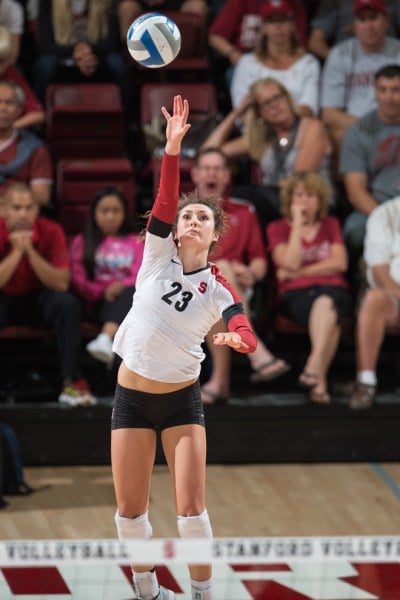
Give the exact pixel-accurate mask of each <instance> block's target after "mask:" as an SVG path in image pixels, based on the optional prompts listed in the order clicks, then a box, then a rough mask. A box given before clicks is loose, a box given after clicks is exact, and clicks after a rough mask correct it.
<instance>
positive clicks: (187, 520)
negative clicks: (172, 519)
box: [177, 508, 213, 538]
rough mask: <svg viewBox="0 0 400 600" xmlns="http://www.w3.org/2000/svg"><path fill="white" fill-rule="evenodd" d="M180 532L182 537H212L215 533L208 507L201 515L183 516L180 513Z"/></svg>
mask: <svg viewBox="0 0 400 600" xmlns="http://www.w3.org/2000/svg"><path fill="white" fill-rule="evenodd" d="M177 519H178V521H177V522H178V532H179V535H180V537H181V538H211V537H212V535H213V533H212V529H211V523H210V519H209V517H208V512H207V509H206V508H205V509H204V510H203V512H202V513H201V514H200V515H194V516H193V517H182V516H180V515H178V517H177Z"/></svg>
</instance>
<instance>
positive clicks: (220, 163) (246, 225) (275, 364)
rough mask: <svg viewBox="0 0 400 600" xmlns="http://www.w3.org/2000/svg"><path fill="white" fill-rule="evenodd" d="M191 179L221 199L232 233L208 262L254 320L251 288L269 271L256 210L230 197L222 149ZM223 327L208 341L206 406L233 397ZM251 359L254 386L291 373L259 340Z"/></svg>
mask: <svg viewBox="0 0 400 600" xmlns="http://www.w3.org/2000/svg"><path fill="white" fill-rule="evenodd" d="M191 176H192V181H193V183H194V184H195V185H196V187H197V188H198V189H199V191H200V193H201V194H203V195H209V196H214V197H219V198H223V204H222V207H223V209H224V212H225V214H226V215H227V217H228V231H227V233H226V234H225V235H224V236H223V237H222V238H221V239H220V240H219V242H218V245H217V247H216V249H215V250H214V251H213V253H212V254H211V256H210V261H211V262H213V263H215V264H216V265H217V267H218V268H219V270H220V272H221V274H222V276H223V277H224V278H225V279H226V280H227V281H228V282H229V283H230V284H231V285H232V286H233V287H234V288H235V289H236V291H237V292H238V293H239V295H240V298H241V301H242V303H243V306H244V310H245V313H246V315H247V317H248V318H250V310H249V298H250V297H251V293H252V289H253V287H254V285H255V284H256V283H257V282H258V281H261V280H262V279H263V278H264V276H265V274H266V270H267V261H266V251H265V247H264V242H263V238H262V232H261V228H260V225H259V222H258V220H257V215H256V213H255V210H254V208H253V207H252V205H251V204H249V203H247V202H246V201H245V200H240V199H238V198H230V197H229V196H228V190H229V187H230V183H231V171H230V168H229V166H228V160H227V158H226V156H225V154H224V153H223V152H222V151H221V150H220V149H219V148H211V147H210V148H206V149H204V150H202V151H200V152H199V154H198V156H197V158H196V163H195V166H194V167H193V169H192V173H191ZM223 327H224V324H223V323H222V321H220V322H219V323H217V324H216V325H215V327H214V328H213V329H212V330H211V331H210V333H209V335H208V338H207V339H208V344H207V345H208V348H209V351H210V354H211V358H212V375H211V377H210V379H209V380H208V381H207V382H206V384H205V385H203V387H202V400H203V403H204V404H215V403H216V402H224V401H226V400H227V399H228V396H229V392H230V366H231V362H230V359H231V353H230V351H229V348H227V347H225V346H215V345H214V344H213V343H212V335H213V334H215V333H217V332H219V331H222V330H223ZM247 356H248V358H249V360H250V363H251V367H252V370H253V372H252V374H251V376H250V380H251V381H252V382H253V383H258V382H263V381H269V380H271V379H275V378H276V377H279V376H280V375H283V374H284V373H286V372H287V371H288V370H289V368H290V367H289V365H288V364H287V363H286V362H285V361H284V360H282V359H279V358H276V357H275V356H273V354H272V353H271V352H270V351H269V350H268V348H266V346H265V345H264V344H263V342H262V341H261V340H260V339H259V338H257V349H256V350H255V352H254V353H252V354H248V355H247Z"/></svg>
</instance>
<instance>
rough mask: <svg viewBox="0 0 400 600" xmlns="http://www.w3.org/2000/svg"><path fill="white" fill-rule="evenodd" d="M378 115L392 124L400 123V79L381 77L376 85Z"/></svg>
mask: <svg viewBox="0 0 400 600" xmlns="http://www.w3.org/2000/svg"><path fill="white" fill-rule="evenodd" d="M375 94H376V101H377V104H378V114H379V116H380V117H383V119H385V120H387V121H390V122H399V121H400V77H390V78H389V77H379V79H378V80H377V82H376V85H375Z"/></svg>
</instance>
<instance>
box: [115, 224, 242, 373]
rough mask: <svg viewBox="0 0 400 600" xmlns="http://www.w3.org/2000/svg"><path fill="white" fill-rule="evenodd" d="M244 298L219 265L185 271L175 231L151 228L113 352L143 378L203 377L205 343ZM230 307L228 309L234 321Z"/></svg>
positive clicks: (240, 310)
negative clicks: (164, 232) (163, 234)
mask: <svg viewBox="0 0 400 600" xmlns="http://www.w3.org/2000/svg"><path fill="white" fill-rule="evenodd" d="M237 303H238V298H237V297H236V295H234V292H233V291H232V290H231V288H230V287H229V286H228V284H227V283H226V282H225V281H224V280H223V279H222V278H221V277H220V276H219V273H218V270H217V268H216V267H215V266H213V265H208V266H207V267H205V268H204V269H200V270H199V271H195V272H193V273H184V272H183V266H182V262H181V260H180V258H179V256H178V253H177V249H176V245H175V242H174V241H173V237H172V234H170V235H169V236H168V237H166V238H165V237H164V238H163V237H159V236H158V235H154V234H153V233H150V232H149V231H148V232H147V233H146V243H145V250H144V255H143V262H142V266H141V268H140V270H139V274H138V277H137V280H136V292H135V296H134V301H133V305H132V308H131V309H130V311H129V313H128V314H127V316H126V317H125V319H124V321H123V322H122V324H121V325H120V327H119V329H118V331H117V334H116V336H115V339H114V344H113V351H114V352H116V354H118V355H119V356H120V357H121V358H122V359H123V361H124V363H125V364H126V366H127V367H128V369H130V370H132V371H134V372H135V373H138V374H139V375H141V376H143V377H147V378H149V379H154V380H156V381H163V382H166V383H176V382H181V381H188V380H190V379H194V378H196V377H198V376H199V373H200V366H201V365H200V363H201V361H202V360H203V359H204V352H203V349H202V346H201V344H202V343H203V341H204V337H205V336H206V334H207V333H208V332H209V330H210V328H211V327H212V326H213V325H214V324H215V323H216V322H217V321H218V320H219V319H220V318H221V317H222V316H223V313H224V311H226V310H227V309H229V308H230V307H232V308H233V312H232V316H234V314H238V312H239V313H242V312H243V309H242V307H241V306H240V305H239V306H238V304H237ZM229 313H230V311H229V310H228V312H227V313H225V315H224V316H225V321H226V322H228V321H229V317H230V314H229Z"/></svg>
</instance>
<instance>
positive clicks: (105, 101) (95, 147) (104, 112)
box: [45, 83, 125, 165]
mask: <svg viewBox="0 0 400 600" xmlns="http://www.w3.org/2000/svg"><path fill="white" fill-rule="evenodd" d="M124 136H125V132H124V113H123V109H122V105H121V93H120V89H119V87H118V86H117V85H115V84H113V83H80V84H78V83H55V84H52V85H50V86H48V88H47V90H46V132H45V138H46V143H47V145H48V147H49V150H50V152H51V156H52V159H53V162H54V164H55V165H56V164H57V162H58V161H59V160H61V159H63V158H87V157H111V156H115V157H118V156H122V154H123V152H124Z"/></svg>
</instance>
